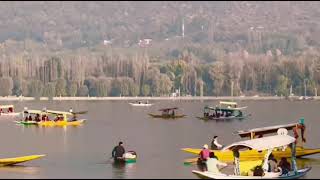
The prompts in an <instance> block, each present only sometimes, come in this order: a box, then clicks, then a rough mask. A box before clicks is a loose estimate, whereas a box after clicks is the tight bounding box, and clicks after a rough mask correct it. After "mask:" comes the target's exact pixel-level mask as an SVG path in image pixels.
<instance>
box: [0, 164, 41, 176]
mask: <svg viewBox="0 0 320 180" xmlns="http://www.w3.org/2000/svg"><path fill="white" fill-rule="evenodd" d="M39 170H40V168H39V167H30V166H23V165H12V166H3V167H0V173H4V172H10V173H22V174H29V175H35V174H37V173H38V172H39Z"/></svg>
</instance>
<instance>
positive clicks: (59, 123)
mask: <svg viewBox="0 0 320 180" xmlns="http://www.w3.org/2000/svg"><path fill="white" fill-rule="evenodd" d="M46 113H47V114H52V115H56V116H57V117H61V120H58V121H40V122H38V125H40V126H78V125H81V124H83V123H84V122H85V121H86V119H79V120H78V119H76V118H74V119H72V120H70V119H68V116H69V117H70V116H73V117H75V115H76V113H71V112H63V111H52V110H46Z"/></svg>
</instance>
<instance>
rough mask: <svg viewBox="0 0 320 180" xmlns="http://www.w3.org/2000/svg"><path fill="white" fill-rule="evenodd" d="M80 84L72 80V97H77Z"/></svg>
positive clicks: (69, 90) (69, 91)
mask: <svg viewBox="0 0 320 180" xmlns="http://www.w3.org/2000/svg"><path fill="white" fill-rule="evenodd" d="M77 91H78V85H77V83H76V82H71V83H69V85H68V95H69V96H71V97H75V96H76V95H77Z"/></svg>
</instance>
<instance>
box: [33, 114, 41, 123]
mask: <svg viewBox="0 0 320 180" xmlns="http://www.w3.org/2000/svg"><path fill="white" fill-rule="evenodd" d="M34 120H35V121H36V122H40V121H41V120H40V114H37V115H36V117H35V118H34Z"/></svg>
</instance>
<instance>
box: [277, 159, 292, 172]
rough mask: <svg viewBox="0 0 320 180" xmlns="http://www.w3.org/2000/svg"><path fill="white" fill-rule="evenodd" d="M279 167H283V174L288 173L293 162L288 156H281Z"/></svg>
mask: <svg viewBox="0 0 320 180" xmlns="http://www.w3.org/2000/svg"><path fill="white" fill-rule="evenodd" d="M279 167H280V168H281V172H282V175H284V174H288V173H289V172H290V171H291V164H290V163H289V162H288V161H287V158H284V157H283V158H281V161H280V162H279Z"/></svg>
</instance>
